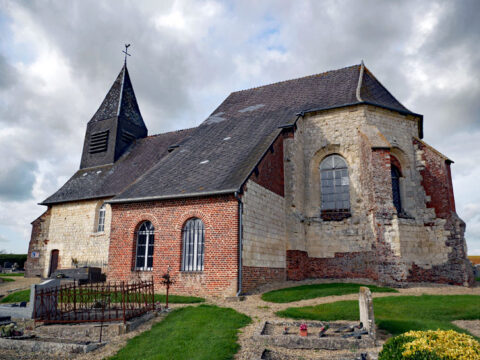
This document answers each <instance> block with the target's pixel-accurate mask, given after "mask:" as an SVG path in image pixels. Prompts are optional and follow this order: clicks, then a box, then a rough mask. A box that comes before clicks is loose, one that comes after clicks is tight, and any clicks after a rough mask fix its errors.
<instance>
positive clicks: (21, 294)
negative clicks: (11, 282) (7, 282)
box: [0, 289, 30, 303]
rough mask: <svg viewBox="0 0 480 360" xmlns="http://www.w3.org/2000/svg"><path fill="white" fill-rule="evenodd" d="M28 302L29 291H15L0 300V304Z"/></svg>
mask: <svg viewBox="0 0 480 360" xmlns="http://www.w3.org/2000/svg"><path fill="white" fill-rule="evenodd" d="M22 301H30V289H26V290H21V291H16V292H14V293H11V294H8V295H7V296H5V297H4V298H2V299H0V303H14V302H22Z"/></svg>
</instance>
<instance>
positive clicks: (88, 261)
mask: <svg viewBox="0 0 480 360" xmlns="http://www.w3.org/2000/svg"><path fill="white" fill-rule="evenodd" d="M105 200H107V199H97V200H88V201H79V202H74V203H65V204H58V205H52V208H51V215H50V225H49V231H48V238H47V243H46V246H45V247H44V252H43V253H42V254H41V256H43V257H44V259H45V260H44V268H43V274H42V275H43V276H44V277H46V276H48V271H49V267H50V255H51V253H52V250H59V266H58V267H59V268H72V267H74V264H73V263H72V258H75V259H77V260H78V262H79V266H84V265H89V266H98V267H104V268H105V267H106V265H107V264H108V246H109V240H110V223H111V214H112V213H111V209H110V205H107V207H106V215H105V231H103V232H99V233H97V232H96V227H97V223H98V210H99V208H100V206H101V205H102V204H103V202H104V201H105ZM104 270H106V268H105V269H104Z"/></svg>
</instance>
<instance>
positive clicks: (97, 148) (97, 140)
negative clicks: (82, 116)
mask: <svg viewBox="0 0 480 360" xmlns="http://www.w3.org/2000/svg"><path fill="white" fill-rule="evenodd" d="M108 134H109V130H105V131H100V132H97V133H93V134H92V135H91V136H90V146H89V149H88V152H89V153H90V154H96V153H101V152H105V151H107V148H108Z"/></svg>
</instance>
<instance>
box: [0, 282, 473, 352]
mask: <svg viewBox="0 0 480 360" xmlns="http://www.w3.org/2000/svg"><path fill="white" fill-rule="evenodd" d="M24 280H29V281H32V280H33V279H24ZM326 282H332V281H320V280H317V281H303V282H285V283H279V284H274V285H270V286H269V287H267V288H264V289H262V291H267V290H272V289H275V288H283V287H289V286H298V285H302V284H311V283H326ZM336 282H338V281H336ZM365 283H367V281H365ZM7 284H14V283H7ZM19 284H20V283H19ZM21 284H23V285H24V286H26V287H28V286H29V282H28V281H26V282H22V283H21ZM3 285H5V284H2V285H0V291H2V290H1V286H3ZM398 290H399V293H373V294H372V295H373V297H374V298H377V297H384V296H407V295H414V296H420V295H422V294H430V295H464V294H469V295H480V286H476V287H474V288H465V287H461V286H439V285H422V286H415V287H410V288H403V289H398ZM0 293H1V292H0ZM357 299H358V294H350V295H342V296H328V297H322V298H316V299H310V300H302V301H296V302H291V303H286V304H274V303H268V302H265V301H263V300H262V299H261V298H260V294H259V293H257V294H253V295H249V296H246V297H245V300H244V301H229V300H227V299H223V298H212V299H207V303H208V304H214V305H218V306H222V307H231V308H233V309H235V310H237V311H238V312H241V313H244V314H246V315H248V316H250V317H251V318H252V323H251V324H250V325H248V326H246V327H245V328H243V329H241V330H240V333H239V340H238V342H239V344H240V346H241V348H240V350H239V352H238V353H237V354H236V355H235V359H237V360H246V359H248V360H251V359H252V356H254V355H257V354H260V353H261V350H263V349H264V348H266V347H267V348H268V349H269V350H274V351H276V352H278V353H280V354H284V355H285V356H286V357H287V356H290V358H292V357H293V358H297V359H330V360H334V359H336V358H338V357H339V356H340V357H348V356H353V353H352V352H350V351H342V352H339V351H323V350H289V349H284V348H276V347H274V346H265V345H264V344H258V343H257V342H255V341H253V340H252V335H253V334H254V332H255V331H256V330H257V328H258V327H259V326H260V324H261V323H262V322H263V321H266V320H280V319H281V318H279V317H277V316H276V315H275V312H276V311H279V310H282V309H285V308H287V307H297V306H308V305H318V304H324V303H329V302H335V301H340V300H357ZM183 306H188V305H177V304H173V305H172V306H171V307H172V308H178V307H183ZM193 306H195V305H193ZM163 318H164V316H163V315H162V316H159V317H156V318H154V319H152V320H150V321H149V322H147V323H145V324H143V325H142V326H140V327H139V328H138V329H136V330H135V331H133V332H130V333H128V334H125V335H122V336H118V337H117V338H115V339H114V340H112V341H110V342H109V343H108V344H107V345H106V346H104V347H102V348H100V349H98V350H96V351H93V352H90V353H88V354H84V355H77V356H75V357H71V358H72V359H75V360H87V359H88V360H101V359H104V358H107V357H109V356H112V355H114V354H115V353H116V352H117V351H118V350H120V349H121V348H122V347H124V346H125V344H126V343H127V341H128V340H129V339H131V338H133V337H134V336H136V335H138V334H140V333H142V332H144V331H146V330H149V329H150V328H151V327H152V325H153V324H155V323H157V322H160V321H162V319H163ZM454 323H455V324H456V325H457V326H459V327H462V328H465V329H467V330H469V331H471V332H472V334H475V335H477V336H480V320H473V321H455V322H454ZM379 338H380V340H379V346H378V347H377V348H372V349H368V350H362V352H364V351H369V352H372V351H373V352H378V351H380V349H381V346H382V344H383V342H384V341H385V340H386V339H387V338H388V334H385V333H382V332H380V333H379ZM14 355H15V357H13V356H14ZM3 356H9V355H8V354H7V353H3V352H2V355H0V359H25V360H27V359H28V360H29V359H33V358H32V357H19V354H18V353H16V354H10V356H12V357H3ZM26 356H28V355H26ZM30 356H31V354H30ZM42 358H43V359H44V360H47V359H48V360H50V359H58V357H54V356H51V357H48V356H46V357H42ZM64 358H65V357H64Z"/></svg>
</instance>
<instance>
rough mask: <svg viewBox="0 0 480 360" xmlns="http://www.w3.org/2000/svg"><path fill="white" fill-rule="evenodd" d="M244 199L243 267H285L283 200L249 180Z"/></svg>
mask: <svg viewBox="0 0 480 360" xmlns="http://www.w3.org/2000/svg"><path fill="white" fill-rule="evenodd" d="M246 189H247V190H246V191H245V194H244V196H243V199H242V200H243V256H242V262H243V265H244V266H254V267H271V268H285V255H286V235H285V200H284V198H283V197H281V196H280V195H277V194H275V193H274V192H272V191H270V190H267V189H265V188H264V187H262V186H260V185H258V184H257V183H255V182H254V181H252V180H249V181H248V182H247V186H246Z"/></svg>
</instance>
